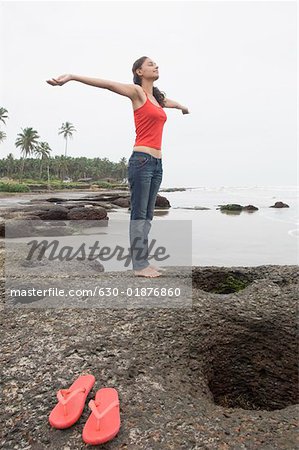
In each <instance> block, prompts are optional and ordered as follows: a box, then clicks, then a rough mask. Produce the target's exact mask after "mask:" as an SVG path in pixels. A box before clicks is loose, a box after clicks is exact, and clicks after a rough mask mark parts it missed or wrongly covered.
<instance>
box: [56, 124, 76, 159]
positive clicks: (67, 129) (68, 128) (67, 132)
mask: <svg viewBox="0 0 299 450" xmlns="http://www.w3.org/2000/svg"><path fill="white" fill-rule="evenodd" d="M59 130H60V131H59V133H58V134H63V137H64V139H65V151H64V156H67V138H68V137H71V138H72V137H73V132H74V131H76V130H75V127H74V126H73V125H72V124H71V123H70V122H65V123H63V124H62V126H61V128H60V129H59Z"/></svg>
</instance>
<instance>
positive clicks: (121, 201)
mask: <svg viewBox="0 0 299 450" xmlns="http://www.w3.org/2000/svg"><path fill="white" fill-rule="evenodd" d="M113 205H117V206H121V207H122V208H128V207H129V205H130V198H129V197H127V198H124V197H119V198H116V199H115V200H113Z"/></svg>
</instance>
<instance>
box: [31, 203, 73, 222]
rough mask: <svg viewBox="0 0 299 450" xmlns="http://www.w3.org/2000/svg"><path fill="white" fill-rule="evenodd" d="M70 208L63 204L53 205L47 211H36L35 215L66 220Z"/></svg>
mask: <svg viewBox="0 0 299 450" xmlns="http://www.w3.org/2000/svg"><path fill="white" fill-rule="evenodd" d="M68 212H69V211H68V209H67V208H64V207H63V206H53V207H52V208H49V209H48V210H46V211H42V212H39V211H35V215H37V216H39V217H40V218H41V219H42V220H66V219H67V218H68Z"/></svg>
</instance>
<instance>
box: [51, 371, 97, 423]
mask: <svg viewBox="0 0 299 450" xmlns="http://www.w3.org/2000/svg"><path fill="white" fill-rule="evenodd" d="M94 383H95V377H94V376H93V375H81V376H80V377H79V378H77V380H75V381H74V383H73V384H72V385H71V386H70V388H69V389H60V390H59V391H58V392H57V399H58V403H57V405H56V406H55V407H54V408H53V409H52V411H51V413H50V416H49V422H50V424H51V425H52V427H54V428H59V429H63V428H68V427H70V426H72V425H73V424H74V423H76V422H77V420H78V419H79V417H80V416H81V414H82V412H83V409H84V405H85V400H86V397H87V396H88V394H89V392H90V390H91V389H92V386H93V385H94Z"/></svg>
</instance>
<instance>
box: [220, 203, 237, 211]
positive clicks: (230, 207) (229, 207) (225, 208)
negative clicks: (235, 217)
mask: <svg viewBox="0 0 299 450" xmlns="http://www.w3.org/2000/svg"><path fill="white" fill-rule="evenodd" d="M218 206H220V211H242V209H243V206H242V205H238V204H236V203H228V204H227V205H218ZM216 209H219V208H216Z"/></svg>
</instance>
